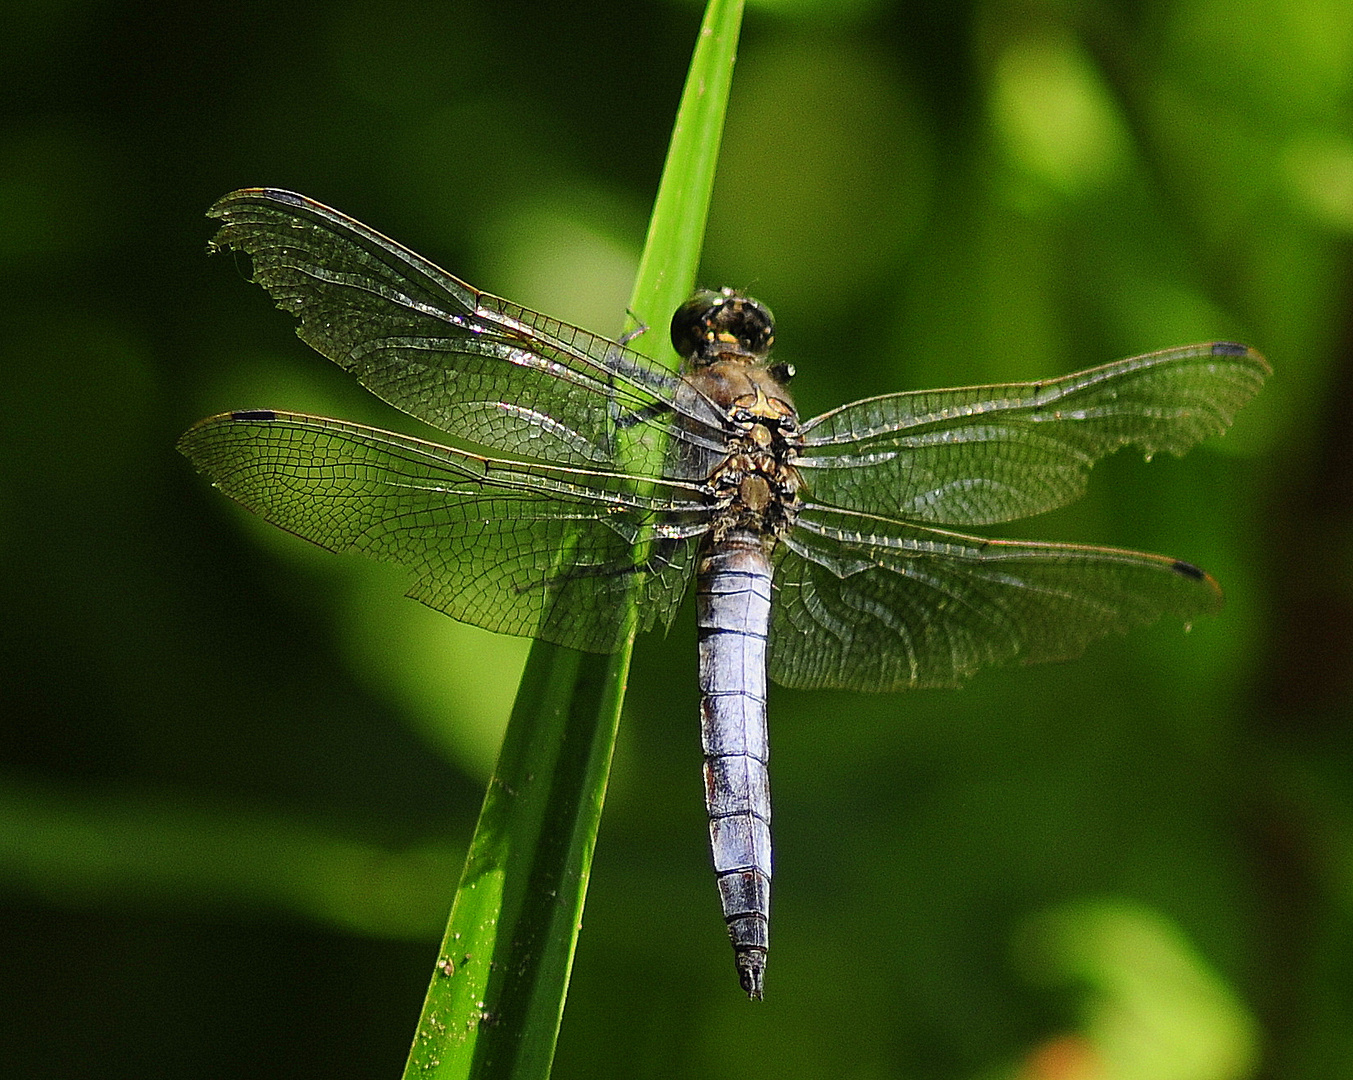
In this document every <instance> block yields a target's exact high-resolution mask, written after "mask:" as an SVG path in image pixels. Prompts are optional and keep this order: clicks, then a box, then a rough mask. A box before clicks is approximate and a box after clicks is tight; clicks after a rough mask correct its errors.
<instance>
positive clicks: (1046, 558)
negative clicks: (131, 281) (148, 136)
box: [178, 188, 1270, 999]
mask: <svg viewBox="0 0 1353 1080" xmlns="http://www.w3.org/2000/svg"><path fill="white" fill-rule="evenodd" d="M209 215H210V216H211V217H213V218H217V219H219V220H220V222H221V223H222V224H221V227H220V229H219V231H218V233H217V234H216V236H215V238H214V239H213V241H212V244H211V247H210V249H209V250H212V251H225V250H232V251H236V252H242V253H245V254H247V256H248V257H249V259H250V260H251V262H252V266H253V275H254V280H255V281H256V282H257V283H258V284H260V285H261V286H262V287H263V288H264V289H265V290H267V292H268V293H269V294H271V296H272V298H273V300H274V301H275V302H276V304H277V305H278V307H280V308H282V309H283V310H285V311H288V312H290V313H291V314H292V315H294V316H296V318H297V319H298V320H299V325H298V326H297V333H298V334H299V336H300V337H301V338H302V340H304V341H306V342H307V343H309V344H310V345H311V346H313V347H314V348H315V349H316V350H318V351H319V352H320V353H322V354H323V355H324V356H326V357H328V358H329V359H330V360H332V361H334V362H335V363H337V364H339V365H340V366H341V367H343V368H345V369H346V370H347V371H350V372H351V373H352V374H353V375H355V376H356V377H357V378H358V380H360V382H361V383H362V384H363V385H364V386H365V387H366V388H367V389H368V390H370V391H372V392H373V393H375V394H376V395H378V396H379V397H381V398H383V399H384V400H385V401H386V402H388V403H389V404H391V405H393V406H394V407H395V408H397V409H399V410H402V411H403V412H404V413H406V414H408V415H410V416H413V417H416V418H417V419H419V420H421V421H425V422H426V423H428V424H430V425H432V426H433V427H435V428H437V429H439V430H441V431H445V432H447V433H448V435H450V436H451V438H452V441H454V442H456V443H460V444H464V445H458V446H443V445H438V444H435V443H432V442H428V441H424V440H421V439H417V438H412V437H409V436H406V435H402V434H399V433H397V432H393V431H385V430H379V429H377V428H373V427H368V426H364V425H361V424H355V423H349V422H346V421H343V420H335V419H330V418H327V417H321V416H309V415H303V414H300V413H294V412H283V411H279V410H272V409H266V410H265V409H251V410H242V411H236V412H230V413H224V414H221V415H219V416H213V417H210V418H208V419H205V420H202V421H200V422H198V423H197V424H196V425H194V426H193V427H192V428H191V429H189V430H188V431H187V432H186V433H185V434H184V435H183V436H182V438H181V439H180V441H179V444H178V445H179V449H180V450H181V451H182V452H183V453H184V454H186V455H187V457H188V458H189V459H190V460H191V461H192V463H193V465H194V466H195V467H196V468H197V469H198V470H199V471H201V472H202V473H204V474H205V475H206V476H207V477H208V478H210V480H211V481H212V482H213V484H214V485H215V486H216V487H218V488H219V489H220V490H221V491H223V492H224V493H225V494H226V495H228V496H230V497H231V498H233V499H235V500H237V501H238V502H240V503H241V504H243V505H244V506H245V507H247V508H248V509H249V510H252V511H254V512H255V513H257V514H260V515H261V516H262V517H263V518H265V519H266V520H268V521H270V522H272V523H273V524H275V525H278V526H280V527H281V528H283V529H286V530H288V531H290V532H292V533H295V534H296V535H298V536H300V537H303V538H305V539H306V540H310V541H313V542H314V543H316V544H319V545H321V546H322V547H325V548H328V549H330V550H332V551H336V552H359V553H361V554H363V555H366V556H369V557H372V558H375V559H379V560H383V561H386V562H391V563H396V564H399V565H402V566H404V567H406V568H407V569H408V570H409V571H411V573H412V577H413V584H412V586H411V588H410V590H409V595H410V596H412V597H414V598H416V599H418V600H421V601H422V602H423V603H425V604H428V605H430V606H431V607H433V608H436V609H438V610H440V611H443V612H445V613H447V614H448V615H450V616H452V617H453V618H456V619H460V620H462V621H464V622H466V623H471V624H473V625H475V626H480V627H483V628H485V629H487V630H492V631H497V632H499V633H505V634H515V635H520V636H525V637H532V638H540V639H543V640H545V641H549V642H553V643H555V644H557V645H562V646H567V647H570V648H573V649H580V650H586V651H592V652H602V653H604V652H608V651H613V650H615V649H617V648H618V647H619V646H620V645H621V643H622V642H623V641H625V640H627V639H628V637H629V635H631V634H632V633H636V632H638V631H643V630H648V629H652V628H654V627H662V628H664V630H665V629H666V628H668V627H670V626H671V624H672V621H673V619H674V617H675V615H676V613H677V609H678V607H679V606H680V605H681V602H682V599H683V597H684V595H685V594H686V592H687V591H688V590H689V587H690V583H691V581H692V579H693V580H694V582H695V588H694V593H695V609H696V622H697V628H698V653H699V656H698V665H699V685H700V693H701V701H700V728H701V740H702V745H703V756H704V778H705V793H706V804H707V809H708V815H709V832H710V843H711V850H712V855H713V862H714V870H715V875H716V880H717V884H718V892H719V895H720V899H721V904H722V908H723V914H724V920H725V923H726V925H727V928H728V933H729V936H730V938H731V941H732V945H733V951H734V959H735V963H736V969H737V973H738V977H739V981H740V984H741V986H742V988H743V990H744V991H745V992H746V993H747V994H748V996H750V997H751V998H753V999H760V998H761V997H762V996H763V993H764V974H765V968H766V957H767V949H768V948H769V926H770V885H771V836H770V819H771V807H770V783H769V777H768V772H767V761H768V758H769V751H768V739H767V729H766V680H767V677H768V676H769V678H771V679H773V680H774V681H775V682H777V683H779V684H781V685H783V686H787V687H794V688H819V687H828V688H844V689H848V690H858V691H895V690H902V689H906V688H913V687H950V686H955V685H957V684H959V683H960V682H962V681H963V680H965V679H966V678H968V677H969V676H971V675H972V674H973V673H974V672H976V671H977V670H978V669H980V668H982V667H985V666H987V665H991V664H1000V663H1007V662H1024V663H1038V662H1042V661H1054V660H1066V659H1070V658H1073V657H1075V656H1078V655H1079V654H1080V653H1081V652H1082V651H1083V650H1084V648H1085V647H1086V646H1087V644H1088V643H1089V642H1091V641H1092V640H1094V639H1096V638H1099V637H1101V636H1104V635H1106V634H1110V633H1114V632H1125V631H1127V630H1128V629H1130V628H1132V627H1136V626H1140V625H1144V624H1147V623H1151V622H1153V621H1155V620H1157V619H1158V618H1160V617H1162V616H1172V617H1174V618H1177V619H1182V620H1184V621H1185V622H1186V623H1187V622H1189V621H1191V620H1193V619H1195V618H1197V617H1199V616H1201V615H1206V614H1211V613H1214V612H1216V611H1218V610H1219V608H1220V606H1221V602H1222V596H1221V590H1220V588H1219V587H1218V585H1217V583H1216V582H1215V581H1214V580H1213V579H1212V577H1210V576H1209V575H1208V574H1206V573H1204V572H1203V571H1202V570H1201V569H1199V568H1198V567H1196V566H1194V565H1192V564H1190V563H1187V562H1183V561H1180V560H1178V559H1173V558H1169V557H1166V556H1162V555H1153V554H1146V553H1143V552H1136V551H1128V550H1122V549H1119V548H1112V547H1094V546H1086V545H1080V544H1069V543H1044V542H1037V541H1022V540H1011V539H988V538H983V537H980V536H974V535H969V534H967V533H964V532H959V531H955V529H956V528H966V527H969V526H983V525H991V524H994V523H998V522H1005V521H1010V520H1014V519H1017V518H1023V517H1027V516H1030V515H1033V514H1038V513H1041V512H1043V511H1047V510H1051V509H1053V508H1055V507H1058V506H1062V505H1064V504H1066V503H1069V502H1071V501H1073V500H1074V499H1076V498H1078V497H1079V496H1080V495H1081V494H1082V493H1083V492H1084V490H1085V487H1086V483H1087V479H1088V477H1087V473H1088V470H1089V468H1090V467H1091V465H1093V464H1094V462H1095V461H1096V460H1098V459H1099V458H1101V457H1103V456H1104V455H1106V454H1109V453H1112V452H1114V451H1116V450H1119V449H1121V448H1124V447H1129V446H1131V447H1135V448H1137V449H1138V450H1139V451H1141V452H1143V453H1144V454H1145V455H1146V456H1147V457H1148V458H1149V457H1150V456H1151V455H1153V454H1156V453H1161V452H1170V453H1173V454H1182V453H1184V452H1185V451H1186V450H1188V449H1189V448H1190V447H1192V446H1193V445H1195V444H1196V443H1198V442H1199V441H1200V440H1202V439H1204V438H1206V437H1208V436H1213V435H1217V434H1220V433H1221V432H1223V431H1224V430H1225V429H1226V428H1227V427H1228V426H1229V425H1230V423H1231V421H1232V419H1233V417H1234V414H1235V412H1236V411H1237V410H1238V409H1239V408H1240V407H1241V406H1242V405H1244V404H1245V403H1246V402H1247V401H1249V400H1250V398H1251V397H1253V395H1254V394H1255V393H1256V392H1257V391H1258V390H1259V388H1260V386H1261V384H1262V383H1263V381H1264V379H1265V378H1266V377H1267V376H1268V374H1269V373H1270V368H1269V365H1268V363H1267V362H1266V361H1265V360H1264V358H1263V357H1262V356H1260V355H1259V353H1257V352H1255V351H1254V350H1253V349H1251V348H1248V347H1246V346H1244V345H1238V344H1234V343H1231V342H1209V343H1205V344H1199V345H1189V346H1184V347H1181V348H1173V349H1165V350H1163V351H1160V352H1153V353H1148V354H1146V355H1143V356H1136V357H1132V358H1131V359H1126V360H1120V361H1118V362H1116V363H1111V364H1106V365H1104V366H1102V367H1096V368H1091V369H1089V370H1087V371H1080V372H1076V373H1075V374H1071V375H1064V376H1062V377H1060V378H1054V379H1048V380H1044V381H1038V382H1025V383H1010V384H1006V385H999V386H971V387H961V388H954V389H941V390H923V391H913V392H906V393H893V394H884V395H882V396H879V397H870V398H865V399H864V400H861V401H856V402H853V403H851V404H849V405H843V406H841V407H839V408H836V409H832V410H831V411H829V412H826V413H823V414H822V415H820V416H817V417H814V418H812V419H810V420H800V419H799V416H798V413H797V411H796V410H795V407H794V403H793V399H792V396H791V394H790V392H789V390H788V388H787V384H788V382H789V380H790V377H791V376H792V374H793V369H792V367H791V366H790V365H788V364H786V363H782V362H779V361H776V360H773V359H772V358H771V349H772V346H773V344H774V340H775V325H774V321H773V319H772V317H771V313H770V310H769V309H768V308H767V307H766V306H765V305H763V304H761V303H759V302H758V301H756V300H754V299H752V298H750V297H748V296H745V295H742V294H741V293H739V292H736V291H734V290H732V289H722V290H717V291H715V290H709V291H703V292H700V293H697V294H696V295H695V296H694V297H693V298H691V299H690V300H688V301H687V302H686V303H684V304H682V305H681V307H680V308H679V309H678V310H677V312H676V313H675V315H674V316H673V318H672V323H671V336H672V343H673V345H674V347H675V349H676V352H677V353H678V354H679V355H680V357H681V358H682V364H681V368H680V370H679V371H672V370H670V369H669V368H667V367H664V366H663V365H662V364H660V363H658V362H656V361H653V360H650V359H648V358H646V357H645V356H643V355H641V354H640V353H639V352H637V351H635V350H634V349H632V348H630V347H629V344H628V343H627V341H628V340H632V339H621V340H614V339H611V338H607V337H603V336H599V335H596V334H592V333H589V332H587V331H586V330H582V329H580V328H578V327H576V326H571V325H569V324H567V323H564V322H561V321H559V320H556V319H552V318H549V317H547V316H545V315H542V314H539V313H538V312H535V311H531V310H529V309H527V308H524V307H521V306H519V305H517V304H514V303H512V302H510V301H508V300H503V299H500V298H499V297H496V296H492V295H490V294H488V293H485V292H481V291H480V290H478V289H475V288H473V287H472V286H470V285H467V284H466V283H465V282H463V281H461V280H459V279H458V278H455V277H453V276H452V275H450V274H448V273H447V272H446V271H444V270H441V269H440V268H438V267H437V266H435V265H433V264H432V263H431V262H429V261H428V260H426V259H424V258H422V257H421V256H419V255H416V254H415V253H414V252H412V251H410V250H409V249H408V248H405V247H403V246H401V245H400V244H397V243H395V242H394V241H393V240H390V239H388V238H387V237H385V236H383V235H381V234H380V233H378V232H376V231H374V230H373V229H370V228H368V227H367V226H365V225H363V224H361V223H359V222H357V221H355V220H353V219H352V218H349V217H347V216H345V215H343V214H341V213H339V212H338V211H336V210H333V209H330V208H329V207H327V206H324V205H322V204H321V203H318V202H315V201H314V200H312V199H309V198H306V197H305V196H302V195H297V194H295V193H292V192H287V191H281V190H276V189H267V188H255V189H246V190H241V191H236V192H233V193H232V194H229V195H227V196H225V197H224V198H222V199H221V200H220V201H218V202H217V203H216V204H215V205H214V206H213V207H212V208H211V210H210V211H209ZM481 451H487V453H484V452H481Z"/></svg>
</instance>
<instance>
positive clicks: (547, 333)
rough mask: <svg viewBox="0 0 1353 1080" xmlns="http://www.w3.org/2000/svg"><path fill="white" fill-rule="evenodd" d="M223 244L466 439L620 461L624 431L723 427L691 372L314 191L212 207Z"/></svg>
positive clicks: (370, 376)
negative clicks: (470, 281) (523, 302)
mask: <svg viewBox="0 0 1353 1080" xmlns="http://www.w3.org/2000/svg"><path fill="white" fill-rule="evenodd" d="M209 215H210V216H211V217H216V218H220V219H221V220H222V222H223V223H224V224H223V225H222V226H221V229H220V230H219V231H218V232H217V234H216V237H215V239H214V240H213V241H212V250H223V249H227V248H229V249H234V250H238V251H243V252H246V253H247V254H248V255H249V257H250V259H251V261H252V263H253V271H254V280H255V281H257V282H258V284H260V285H262V286H263V288H265V289H266V290H267V291H268V292H269V293H270V294H271V295H272V297H273V299H274V300H276V301H277V305H278V307H280V308H283V309H284V310H286V311H289V312H291V313H292V314H293V315H295V316H296V317H297V318H298V319H299V320H300V326H299V327H298V328H297V333H298V334H299V335H300V337H301V339H302V340H304V341H305V342H307V343H308V344H309V345H311V346H313V347H314V348H315V349H316V350H318V351H319V352H321V353H323V354H324V355H325V356H327V357H328V358H329V359H331V360H333V361H334V362H335V363H337V364H339V365H340V366H341V367H343V368H345V369H346V370H348V371H351V372H352V373H353V374H354V375H356V376H357V378H358V379H359V380H360V381H361V383H362V385H364V386H365V387H367V388H368V389H369V390H371V391H372V392H373V393H375V394H377V395H378V396H380V397H382V398H384V399H385V400H386V401H388V402H389V403H390V404H391V405H394V406H395V407H396V408H398V409H401V410H403V411H404V412H406V413H408V414H410V415H411V416H415V417H417V418H418V419H420V420H423V421H426V422H427V423H429V424H431V425H433V426H434V427H437V428H440V429H441V430H443V431H447V432H450V433H451V434H453V435H454V436H456V437H457V438H459V439H465V440H468V441H471V442H475V443H479V444H481V445H483V446H488V447H492V448H493V449H495V450H499V451H502V452H505V453H508V454H512V455H514V456H522V457H528V458H533V459H537V460H545V461H551V462H557V463H561V464H576V465H582V464H600V465H613V464H614V463H615V460H616V455H617V452H618V445H619V443H618V439H617V433H618V432H624V431H629V432H631V433H632V434H634V433H636V432H635V429H640V430H642V429H643V428H646V427H651V428H654V429H657V430H659V431H661V432H663V433H664V435H665V434H666V433H668V432H669V431H670V430H671V427H672V421H673V419H674V411H681V412H684V413H687V414H688V417H687V419H686V421H685V423H684V424H683V431H684V432H686V433H687V437H693V436H692V435H691V433H695V435H696V436H698V433H699V432H700V430H701V427H702V425H703V424H704V423H713V424H717V423H718V416H717V414H716V413H715V412H714V411H713V410H712V409H711V408H710V407H709V405H708V403H707V402H704V401H703V400H702V399H700V398H698V397H695V396H693V395H690V394H679V393H678V390H679V388H680V380H679V379H678V377H677V376H676V375H674V374H673V373H671V372H669V371H667V370H666V369H665V368H663V367H661V366H660V365H658V364H655V363H653V362H652V361H650V360H648V359H647V358H645V357H643V356H640V355H639V354H638V353H635V352H633V351H631V350H629V349H626V348H624V347H623V346H621V345H618V344H616V343H615V342H612V341H608V340H607V339H605V338H602V337H598V336H597V335H595V334H590V333H588V332H587V331H585V330H580V329H579V328H577V327H575V326H569V325H568V324H566V323H562V322H559V321H557V320H555V319H550V318H548V317H546V316H544V315H541V314H539V313H537V312H534V311H530V310H527V309H526V308H522V307H519V306H517V305H516V304H512V303H510V302H508V301H506V300H501V299H499V298H498V297H495V296H491V295H489V294H487V293H482V292H480V291H479V290H478V289H475V288H473V287H471V286H469V285H467V284H465V282H463V281H460V280H458V279H457V278H455V277H453V276H452V275H450V274H448V273H446V271H444V270H442V269H440V268H438V267H437V266H435V265H433V264H432V263H430V262H428V261H427V260H426V259H424V258H422V257H421V256H419V255H416V254H415V253H414V252H412V251H410V250H408V249H407V248H405V247H402V246H401V245H399V244H397V243H395V242H394V241H393V240H390V239H389V238H387V237H385V236H382V235H381V234H380V233H378V232H376V231H375V230H373V229H369V228H367V226H365V225H363V224H361V223H360V222H358V221H354V220H353V219H352V218H349V217H347V216H345V215H343V214H340V213H339V212H338V211H336V210H332V209H330V208H329V207H327V206H324V205H323V204H321V203H317V202H315V201H314V200H312V199H307V198H306V197H305V196H303V195H296V194H294V193H292V192H289V191H278V190H273V189H265V188H255V189H246V190H243V191H236V192H232V193H231V194H229V195H227V196H225V198H223V199H221V200H220V201H219V202H218V203H216V205H215V206H213V207H212V208H211V210H210V211H209Z"/></svg>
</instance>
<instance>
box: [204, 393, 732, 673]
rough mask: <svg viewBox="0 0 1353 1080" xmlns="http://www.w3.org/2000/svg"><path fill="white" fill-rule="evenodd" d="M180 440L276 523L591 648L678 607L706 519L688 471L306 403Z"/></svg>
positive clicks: (608, 645) (417, 591)
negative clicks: (607, 464) (526, 458)
mask: <svg viewBox="0 0 1353 1080" xmlns="http://www.w3.org/2000/svg"><path fill="white" fill-rule="evenodd" d="M179 449H180V450H181V451H182V452H183V453H184V454H186V455H187V456H188V458H189V459H191V460H192V462H193V464H194V465H195V466H196V467H197V468H198V469H199V470H200V471H202V472H203V473H205V474H207V476H209V477H210V478H211V480H212V482H213V483H214V484H215V485H216V486H217V487H219V488H220V489H221V490H222V491H224V492H225V493H226V494H227V495H229V496H230V497H231V498H232V499H235V500H236V501H238V502H240V503H242V504H243V505H244V506H246V507H247V508H248V509H250V510H252V511H254V512H255V513H257V514H260V515H261V516H262V517H263V518H264V519H266V520H267V521H269V522H271V523H273V524H274V525H278V526H280V527H281V528H283V529H286V530H287V531H289V532H293V533H295V534H296V535H298V536H301V537H304V538H305V539H307V540H311V541H313V542H314V543H316V544H319V545H320V546H321V547H325V548H328V549H329V550H331V551H339V552H360V553H362V554H364V555H368V556H370V557H372V558H375V559H378V560H380V561H382V562H390V563H397V564H399V565H402V566H406V567H408V568H409V569H410V570H412V571H413V573H414V584H413V587H412V588H411V589H410V590H409V595H410V596H413V597H414V598H416V599H418V600H421V601H422V602H423V603H425V604H427V605H429V606H430V607H434V608H437V609H438V610H440V611H444V612H446V613H447V614H448V615H451V616H452V617H453V618H456V619H460V620H462V621H464V622H468V623H472V624H473V625H475V626H481V627H483V628H484V629H486V630H494V631H497V632H499V633H504V634H517V635H521V636H526V637H539V638H543V639H545V640H547V641H551V642H554V643H556V644H559V645H567V646H570V647H572V648H575V649H585V650H589V651H593V652H608V651H610V650H612V649H614V648H615V647H616V646H617V645H618V644H619V643H620V642H621V641H622V640H623V639H624V638H625V636H626V635H627V633H628V632H629V631H630V629H631V628H632V627H634V626H635V625H636V624H637V625H638V627H639V628H640V629H646V628H648V627H650V626H652V625H654V623H657V622H662V623H664V624H665V623H668V622H670V620H671V618H672V615H673V614H674V613H675V611H676V608H677V606H678V604H679V603H680V600H681V594H682V591H683V590H684V588H685V583H686V580H687V578H688V576H689V570H690V566H691V564H692V560H693V558H694V549H695V545H696V541H697V538H698V536H699V534H700V533H701V532H703V531H704V529H705V527H706V520H705V519H706V514H707V511H706V510H705V508H704V503H703V499H702V496H701V492H700V490H699V489H698V488H696V487H694V486H692V485H680V484H675V485H674V484H664V483H661V482H659V483H652V482H650V481H647V480H637V479H634V478H630V477H626V476H623V475H620V474H613V473H593V472H583V471H581V470H576V469H569V468H549V467H543V466H535V465H532V466H524V465H522V464H519V463H516V462H510V461H497V460H493V459H491V458H483V457H478V456H475V455H473V454H468V453H464V452H461V451H459V450H453V449H450V448H447V447H442V446H437V445H435V444H432V443H426V442H423V441H421V440H418V439H411V438H408V437H406V436H403V435H396V434H394V433H392V432H388V431H380V430H377V429H375V428H368V427H363V426H361V425H358V424H349V423H345V422H343V421H339V420H329V419H325V418H323V417H318V416H304V415H301V414H298V413H281V412H262V411H260V412H238V413H226V414H223V415H221V416H214V417H211V418H209V419H206V420H203V421H201V422H199V423H197V424H195V425H194V426H193V427H192V428H190V429H189V430H188V431H187V432H186V433H185V434H184V435H183V437H182V438H181V439H180V440H179ZM641 492H643V493H641ZM631 600H634V601H637V602H633V603H632V602H630V601H631Z"/></svg>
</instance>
